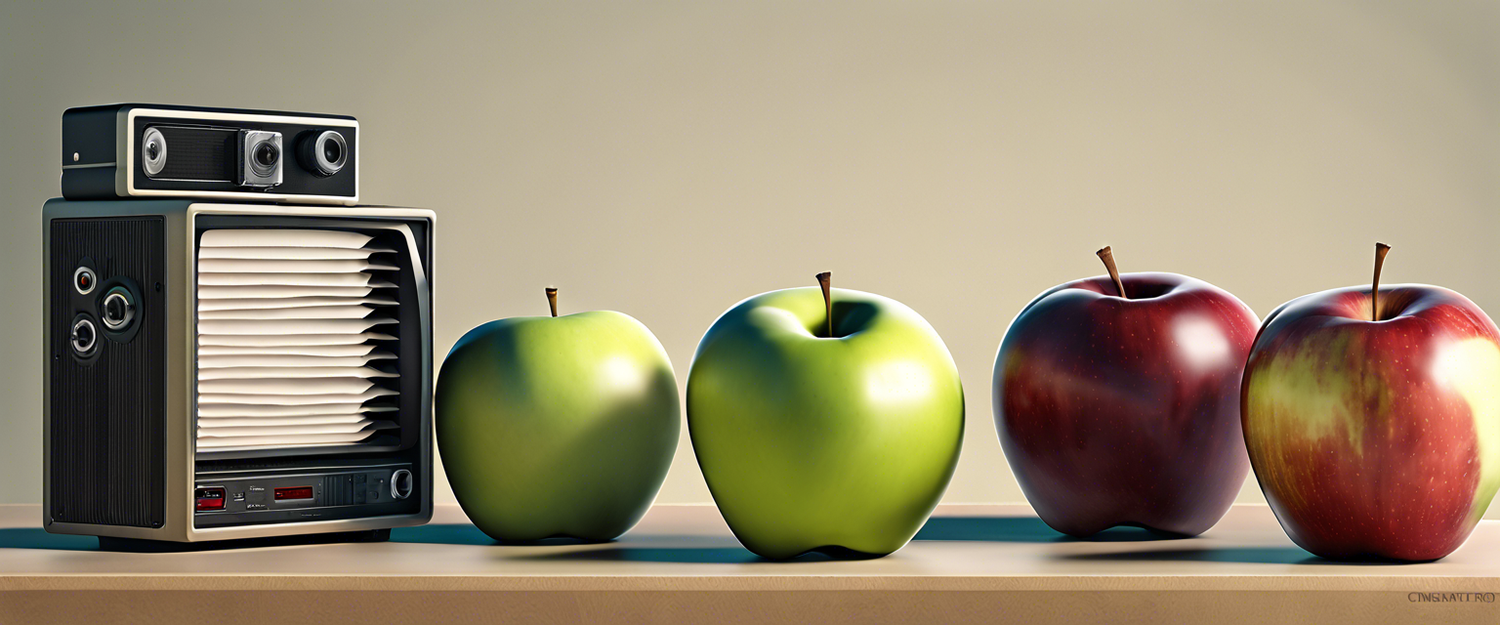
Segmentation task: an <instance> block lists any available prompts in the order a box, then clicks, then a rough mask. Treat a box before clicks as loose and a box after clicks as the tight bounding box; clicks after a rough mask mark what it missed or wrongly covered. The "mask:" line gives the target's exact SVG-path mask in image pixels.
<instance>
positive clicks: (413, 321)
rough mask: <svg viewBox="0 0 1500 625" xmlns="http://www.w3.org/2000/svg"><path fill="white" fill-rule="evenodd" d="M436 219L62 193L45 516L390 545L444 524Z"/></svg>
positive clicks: (186, 532)
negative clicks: (343, 537) (335, 536)
mask: <svg viewBox="0 0 1500 625" xmlns="http://www.w3.org/2000/svg"><path fill="white" fill-rule="evenodd" d="M433 225H434V215H433V213H432V212H431V211H427V210H419V209H405V208H387V207H365V206H299V205H265V204H261V205H257V204H233V203H223V202H219V201H211V200H195V199H175V198H174V199H139V200H112V201H67V200H62V199H54V200H51V201H48V202H47V203H46V206H45V208H44V209H43V220H42V240H43V241H44V245H43V258H44V267H43V272H42V275H43V282H42V284H43V289H42V290H43V297H44V307H45V320H44V325H45V332H44V334H45V336H44V341H45V345H46V365H45V367H44V377H45V399H44V415H45V416H44V429H43V432H44V438H45V441H44V447H45V471H44V473H45V484H44V490H43V494H44V495H43V496H44V515H45V519H44V523H45V526H46V528H47V530H48V531H50V532H56V533H67V534H89V535H96V536H100V537H101V540H103V541H106V542H108V541H110V540H112V539H115V538H119V539H154V540H169V541H189V542H192V541H207V540H220V539H238V538H255V537H270V536H283V535H292V534H317V533H329V532H365V533H366V536H367V537H369V538H374V539H379V538H380V537H381V532H382V531H383V532H385V533H386V534H387V535H388V532H389V528H392V527H399V526H407V525H418V524H422V523H425V522H426V521H427V520H428V519H429V518H430V517H431V514H432V479H433V476H432V470H431V468H432V458H431V454H432V449H431V440H432V435H431V429H432V419H431V414H432V410H431V402H432V393H431V389H432V366H433V363H432V337H431V334H432V282H431V280H432V236H433ZM351 536H356V535H351ZM117 542H118V543H119V544H121V545H128V544H130V542H131V541H128V540H124V541H117Z"/></svg>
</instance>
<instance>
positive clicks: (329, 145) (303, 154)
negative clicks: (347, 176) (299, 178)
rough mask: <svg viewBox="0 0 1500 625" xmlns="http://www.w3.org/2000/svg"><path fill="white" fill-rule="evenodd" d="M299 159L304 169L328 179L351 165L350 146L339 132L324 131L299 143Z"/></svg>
mask: <svg viewBox="0 0 1500 625" xmlns="http://www.w3.org/2000/svg"><path fill="white" fill-rule="evenodd" d="M297 159H298V160H300V161H301V162H302V167H303V169H306V170H307V171H309V172H311V173H312V174H313V175H315V176H319V177H323V178H326V177H328V176H332V175H334V174H336V173H339V172H340V171H342V170H343V169H344V166H345V165H347V164H349V144H348V143H347V142H345V141H344V135H343V134H342V133H340V132H339V131H337V130H324V131H323V132H320V133H318V134H316V135H313V136H311V137H308V138H305V139H303V140H301V141H300V142H299V143H298V147H297Z"/></svg>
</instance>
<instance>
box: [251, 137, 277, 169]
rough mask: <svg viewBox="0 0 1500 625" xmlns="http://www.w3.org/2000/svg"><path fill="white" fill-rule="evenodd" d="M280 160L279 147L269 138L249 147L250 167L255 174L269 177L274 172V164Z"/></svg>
mask: <svg viewBox="0 0 1500 625" xmlns="http://www.w3.org/2000/svg"><path fill="white" fill-rule="evenodd" d="M280 160H281V149H280V148H278V147H276V143H275V142H274V141H272V140H271V139H262V140H260V141H258V142H256V143H255V145H254V146H253V147H251V148H250V169H251V170H253V171H255V173H256V174H257V175H260V176H265V177H270V176H272V175H274V174H275V173H276V164H277V162H278V161H280Z"/></svg>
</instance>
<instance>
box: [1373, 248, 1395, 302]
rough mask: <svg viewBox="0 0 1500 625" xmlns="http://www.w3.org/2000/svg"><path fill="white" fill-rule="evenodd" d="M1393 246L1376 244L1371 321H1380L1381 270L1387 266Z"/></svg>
mask: <svg viewBox="0 0 1500 625" xmlns="http://www.w3.org/2000/svg"><path fill="white" fill-rule="evenodd" d="M1389 251H1391V246H1389V245H1386V244H1384V243H1381V242H1379V241H1376V242H1375V279H1373V280H1371V281H1370V319H1372V320H1374V321H1380V268H1381V267H1383V266H1385V255H1386V253H1387V252H1389Z"/></svg>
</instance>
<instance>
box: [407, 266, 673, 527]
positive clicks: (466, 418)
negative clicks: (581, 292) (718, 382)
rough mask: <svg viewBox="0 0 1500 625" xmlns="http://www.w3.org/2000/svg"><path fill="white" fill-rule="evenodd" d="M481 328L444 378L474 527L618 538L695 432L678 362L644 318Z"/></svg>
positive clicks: (456, 474)
mask: <svg viewBox="0 0 1500 625" xmlns="http://www.w3.org/2000/svg"><path fill="white" fill-rule="evenodd" d="M547 298H548V300H549V302H550V304H551V308H552V316H551V317H512V318H509V319H501V320H498V321H491V322H489V323H486V324H484V325H481V326H478V327H476V328H474V329H472V330H470V331H469V332H468V333H467V334H465V335H464V336H463V338H461V339H459V340H458V343H456V344H455V345H454V346H453V351H451V352H449V354H448V358H447V359H446V360H445V361H444V362H443V367H442V371H441V372H440V374H439V375H438V381H437V395H436V402H435V403H436V412H437V417H436V427H437V441H438V448H439V451H440V452H441V455H442V459H443V468H444V470H445V471H446V472H447V474H448V482H449V483H450V484H452V485H453V494H454V495H455V496H457V498H458V503H459V504H460V505H461V506H462V507H463V509H464V512H465V513H467V514H468V515H469V519H470V520H472V521H473V522H474V525H476V526H478V527H479V529H480V530H483V531H484V533H486V534H488V535H490V537H492V538H495V539H496V540H500V541H533V540H540V539H544V538H552V537H568V538H576V539H581V540H585V541H603V540H609V539H612V538H615V537H617V536H619V535H620V534H623V533H625V531H626V530H628V529H630V528H631V527H632V526H634V525H635V523H636V521H638V520H640V518H641V516H642V515H644V514H645V513H646V510H647V509H648V508H650V507H651V501H652V500H653V499H654V498H655V497H656V492H657V491H658V490H659V489H660V488H661V484H662V479H663V478H665V477H666V474H667V467H668V466H669V465H670V464H671V463H672V454H673V451H674V450H675V449H676V448H677V437H678V433H679V432H680V428H681V424H680V421H681V418H682V416H681V415H682V413H681V410H680V408H681V405H680V403H679V400H678V395H677V379H676V377H675V376H674V375H673V373H672V363H671V362H670V361H669V360H668V359H667V353H666V351H665V350H663V349H662V346H661V343H659V342H657V340H656V337H655V336H654V335H652V334H651V331H650V330H648V329H646V326H644V325H642V324H641V322H639V321H636V320H635V319H634V318H632V317H630V316H627V315H624V314H621V313H617V312H613V311H594V312H583V313H576V314H572V315H565V316H562V317H558V316H557V299H556V298H557V291H556V289H547Z"/></svg>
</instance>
